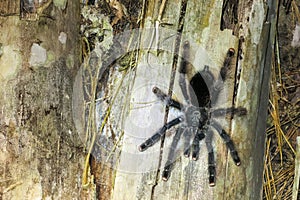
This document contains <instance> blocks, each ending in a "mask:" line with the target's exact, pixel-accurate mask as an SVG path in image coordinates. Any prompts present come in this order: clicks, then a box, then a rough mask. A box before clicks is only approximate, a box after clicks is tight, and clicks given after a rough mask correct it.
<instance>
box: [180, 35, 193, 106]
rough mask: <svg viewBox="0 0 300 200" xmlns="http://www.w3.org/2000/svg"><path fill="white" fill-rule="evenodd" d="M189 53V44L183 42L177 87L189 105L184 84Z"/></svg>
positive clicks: (189, 99)
mask: <svg viewBox="0 0 300 200" xmlns="http://www.w3.org/2000/svg"><path fill="white" fill-rule="evenodd" d="M189 51H190V44H189V42H188V41H185V42H184V44H183V52H182V58H181V62H180V66H179V86H180V89H181V92H182V94H183V97H184V99H185V100H186V102H187V103H188V104H189V103H190V101H191V98H190V96H189V94H188V88H187V84H186V78H185V76H186V73H187V67H188V65H189V63H188V60H189V54H190V53H189Z"/></svg>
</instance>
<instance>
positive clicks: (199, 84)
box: [139, 41, 247, 186]
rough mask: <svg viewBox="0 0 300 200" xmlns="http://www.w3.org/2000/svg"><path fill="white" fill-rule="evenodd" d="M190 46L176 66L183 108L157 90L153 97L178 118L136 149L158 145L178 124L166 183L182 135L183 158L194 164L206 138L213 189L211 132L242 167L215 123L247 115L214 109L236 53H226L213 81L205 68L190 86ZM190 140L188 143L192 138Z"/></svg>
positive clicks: (242, 110)
mask: <svg viewBox="0 0 300 200" xmlns="http://www.w3.org/2000/svg"><path fill="white" fill-rule="evenodd" d="M189 49H190V45H189V42H188V41H185V42H184V44H183V55H182V56H183V58H184V59H181V62H180V65H179V86H180V89H181V91H182V94H183V97H184V100H185V104H183V103H180V102H178V101H176V100H174V99H172V98H171V97H170V96H168V95H167V94H165V93H164V92H163V91H162V90H160V89H159V88H158V87H154V88H153V90H152V91H153V93H154V94H155V95H156V96H157V97H158V99H160V100H161V101H163V102H164V103H165V104H166V105H167V106H170V107H173V108H175V109H178V110H180V111H181V112H182V115H180V116H179V117H177V118H175V119H173V120H171V121H169V122H167V123H166V124H165V125H164V126H163V127H161V128H160V129H159V130H158V131H157V132H156V133H155V134H154V135H152V136H151V137H150V138H148V139H147V140H146V141H145V142H144V143H142V144H141V145H140V146H139V151H141V152H143V151H145V150H147V149H148V148H149V147H151V146H153V145H154V144H155V143H157V142H158V141H159V140H160V138H162V137H163V136H164V135H165V133H166V131H167V130H168V129H170V128H171V127H173V126H176V125H178V124H179V126H178V127H177V129H176V133H175V135H174V138H173V140H172V143H171V149H170V151H169V154H168V158H167V161H166V164H165V166H164V169H163V172H162V179H163V180H164V181H167V180H168V179H169V177H170V174H171V170H172V168H173V164H174V162H173V159H174V156H175V150H176V147H177V144H178V141H179V140H180V138H181V136H182V135H184V156H185V157H189V156H190V155H191V157H192V159H193V160H195V161H196V160H197V159H198V157H199V151H200V146H199V145H200V144H199V143H200V141H201V140H203V139H204V138H205V143H206V147H207V150H208V174H209V178H208V181H209V186H215V178H216V167H215V157H214V150H213V146H212V134H213V128H214V129H215V130H216V131H217V132H218V133H219V135H220V137H221V138H222V139H223V141H224V142H225V144H226V146H227V148H228V149H229V151H230V154H231V157H232V159H233V161H234V163H235V164H236V165H237V166H239V165H240V164H241V161H240V158H239V156H238V152H237V151H236V149H235V146H234V143H233V141H232V139H231V138H230V136H229V135H228V133H227V132H226V131H225V130H224V129H223V128H222V126H221V125H220V124H219V123H218V122H217V121H216V120H215V118H216V117H222V116H225V115H228V114H231V115H234V114H235V115H237V116H242V115H246V113H247V110H246V109H245V108H243V107H236V108H235V107H229V108H219V109H213V108H212V107H213V105H215V103H216V101H217V99H218V95H219V93H220V91H221V90H222V85H223V82H224V81H225V79H226V75H227V72H228V70H229V69H230V62H231V60H232V58H233V56H234V54H235V50H234V49H233V48H230V49H229V50H228V51H227V54H226V57H225V59H224V62H223V66H222V67H221V70H220V73H219V77H218V79H217V80H215V78H214V76H213V74H212V73H211V71H210V70H209V67H208V66H204V69H203V70H202V71H199V72H197V73H196V74H195V75H194V76H193V77H192V79H191V80H190V82H189V86H188V84H187V82H186V79H187V78H185V77H186V76H187V68H188V65H189V63H188V61H187V60H188V57H189ZM192 137H194V138H193V140H192V142H191V138H192Z"/></svg>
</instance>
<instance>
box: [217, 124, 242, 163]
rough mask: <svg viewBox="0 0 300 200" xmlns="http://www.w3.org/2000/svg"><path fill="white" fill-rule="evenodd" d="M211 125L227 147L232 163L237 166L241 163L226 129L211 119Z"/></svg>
mask: <svg viewBox="0 0 300 200" xmlns="http://www.w3.org/2000/svg"><path fill="white" fill-rule="evenodd" d="M211 126H213V127H214V128H215V129H216V130H217V132H218V133H219V135H220V136H221V138H222V139H223V141H224V142H225V144H226V146H227V148H228V149H229V151H230V154H231V157H232V159H233V161H234V163H235V164H236V165H237V166H239V165H240V164H241V160H240V158H239V156H238V152H237V151H236V149H235V146H234V143H233V141H232V139H231V138H230V136H229V135H228V134H227V133H226V131H225V130H224V129H222V127H221V125H220V124H219V123H217V122H216V121H215V120H212V123H211Z"/></svg>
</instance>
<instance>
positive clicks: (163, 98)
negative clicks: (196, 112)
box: [152, 87, 183, 110]
mask: <svg viewBox="0 0 300 200" xmlns="http://www.w3.org/2000/svg"><path fill="white" fill-rule="evenodd" d="M152 92H153V93H154V94H155V95H156V96H157V97H158V98H159V99H160V100H161V101H163V102H165V104H166V105H167V106H171V107H174V108H177V109H179V110H180V109H181V108H182V107H183V106H182V104H181V103H179V102H178V101H176V100H174V99H172V98H170V97H169V96H168V95H166V94H165V93H164V92H163V91H161V89H159V88H158V87H153V89H152Z"/></svg>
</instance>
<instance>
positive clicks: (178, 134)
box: [162, 128, 184, 181]
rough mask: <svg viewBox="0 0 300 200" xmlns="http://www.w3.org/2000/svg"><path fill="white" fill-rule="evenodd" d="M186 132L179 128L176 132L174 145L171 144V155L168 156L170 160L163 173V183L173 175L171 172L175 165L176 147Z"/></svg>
mask: <svg viewBox="0 0 300 200" xmlns="http://www.w3.org/2000/svg"><path fill="white" fill-rule="evenodd" d="M183 132H184V129H182V128H178V129H177V131H176V134H175V136H174V138H173V141H172V144H171V149H170V151H169V155H168V159H167V162H166V164H165V167H164V170H163V173H162V180H163V181H167V180H168V179H169V177H170V175H171V171H172V168H173V165H174V156H175V152H176V147H177V144H178V141H179V139H180V137H181V135H182V133H183Z"/></svg>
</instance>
